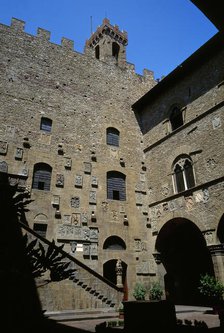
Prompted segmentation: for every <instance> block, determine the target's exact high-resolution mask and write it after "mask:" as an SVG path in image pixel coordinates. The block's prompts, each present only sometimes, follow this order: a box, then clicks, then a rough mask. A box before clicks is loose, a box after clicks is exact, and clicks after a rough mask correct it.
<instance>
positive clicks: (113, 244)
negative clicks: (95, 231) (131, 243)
mask: <svg viewBox="0 0 224 333" xmlns="http://www.w3.org/2000/svg"><path fill="white" fill-rule="evenodd" d="M103 249H104V250H126V244H125V242H124V241H123V239H122V238H120V237H118V236H110V237H108V238H107V239H106V240H105V242H104V244H103Z"/></svg>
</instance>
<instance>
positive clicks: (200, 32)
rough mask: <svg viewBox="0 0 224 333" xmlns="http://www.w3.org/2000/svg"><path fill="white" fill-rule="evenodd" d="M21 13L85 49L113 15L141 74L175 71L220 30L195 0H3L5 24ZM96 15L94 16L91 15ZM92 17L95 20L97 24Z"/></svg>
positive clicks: (29, 25) (54, 38) (30, 25)
mask: <svg viewBox="0 0 224 333" xmlns="http://www.w3.org/2000/svg"><path fill="white" fill-rule="evenodd" d="M12 17H15V18H18V19H21V20H24V21H25V22H26V25H25V31H26V32H28V33H30V34H33V35H36V32H37V28H38V27H40V28H43V29H46V30H49V31H51V42H53V43H56V44H60V42H61V38H62V37H67V38H69V39H72V40H74V44H75V47H74V49H75V50H76V51H78V52H81V53H83V50H84V45H85V41H86V40H87V39H88V38H89V37H90V35H91V27H92V30H93V31H95V30H96V28H97V26H99V25H101V23H102V21H103V19H104V18H105V17H107V18H108V19H109V20H110V23H111V24H112V25H115V24H117V25H118V26H119V28H120V30H125V31H127V33H128V46H127V61H128V62H130V63H133V64H134V65H135V70H136V72H137V73H139V74H142V71H143V69H144V68H147V69H149V70H152V71H153V72H154V76H155V78H156V79H157V78H161V77H162V76H163V75H167V74H169V73H170V72H171V71H172V70H173V69H175V68H176V67H177V66H178V65H180V64H181V63H182V62H183V61H184V60H185V59H186V58H187V57H189V56H190V55H191V54H192V53H194V52H195V51H196V50H197V49H198V48H199V47H200V46H202V45H203V44H204V43H205V42H206V41H208V40H209V39H210V38H211V37H212V36H214V35H215V34H216V32H217V29H216V28H215V27H214V26H213V24H212V23H211V22H210V21H209V20H208V19H207V18H206V17H205V16H204V14H203V13H202V12H201V11H199V9H198V8H197V7H195V5H194V4H193V3H192V2H191V1H190V0H113V1H105V0H95V1H94V0H86V1H85V0H0V23H3V24H6V25H10V23H11V18H12ZM91 17H92V19H91ZM91 22H92V24H91Z"/></svg>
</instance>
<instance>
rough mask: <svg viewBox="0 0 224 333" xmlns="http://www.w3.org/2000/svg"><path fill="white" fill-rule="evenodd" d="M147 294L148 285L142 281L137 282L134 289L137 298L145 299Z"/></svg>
mask: <svg viewBox="0 0 224 333" xmlns="http://www.w3.org/2000/svg"><path fill="white" fill-rule="evenodd" d="M145 294H146V287H145V286H144V284H142V283H141V282H136V284H135V286H134V290H133V296H134V298H135V299H136V300H138V301H140V300H144V299H145Z"/></svg>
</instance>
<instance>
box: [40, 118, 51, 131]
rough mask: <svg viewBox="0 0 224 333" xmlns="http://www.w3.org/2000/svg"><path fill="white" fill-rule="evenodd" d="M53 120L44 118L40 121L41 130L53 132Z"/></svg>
mask: <svg viewBox="0 0 224 333" xmlns="http://www.w3.org/2000/svg"><path fill="white" fill-rule="evenodd" d="M51 128H52V120H51V119H49V118H45V117H42V118H41V121H40V129H41V130H42V131H45V132H51Z"/></svg>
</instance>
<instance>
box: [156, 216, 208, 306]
mask: <svg viewBox="0 0 224 333" xmlns="http://www.w3.org/2000/svg"><path fill="white" fill-rule="evenodd" d="M156 250H157V251H158V252H159V253H160V256H161V261H162V263H163V265H164V268H165V270H166V275H165V276H164V282H165V290H166V296H167V299H170V300H171V301H172V302H174V303H175V304H188V305H202V304H203V298H202V296H201V294H200V293H199V290H198V285H199V279H200V275H201V274H205V273H208V274H210V275H214V270H213V264H212V259H211V255H210V253H209V251H208V249H207V246H206V241H205V239H204V237H203V235H202V233H201V232H200V230H199V229H198V227H197V226H196V225H195V224H194V223H193V222H191V221H190V220H187V219H184V218H174V219H172V220H170V221H168V222H167V223H166V224H165V225H164V226H163V227H162V229H161V230H160V232H159V234H158V237H157V240H156Z"/></svg>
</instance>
